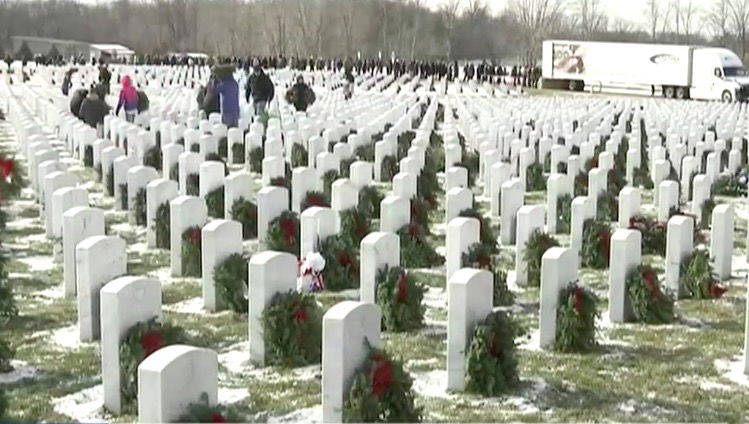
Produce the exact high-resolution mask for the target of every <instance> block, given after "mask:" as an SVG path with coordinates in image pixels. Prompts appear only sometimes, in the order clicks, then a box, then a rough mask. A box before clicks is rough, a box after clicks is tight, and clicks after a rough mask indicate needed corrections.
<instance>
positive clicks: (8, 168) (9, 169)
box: [0, 159, 15, 179]
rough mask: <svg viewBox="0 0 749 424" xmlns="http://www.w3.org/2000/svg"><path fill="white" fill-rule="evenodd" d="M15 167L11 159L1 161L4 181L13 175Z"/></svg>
mask: <svg viewBox="0 0 749 424" xmlns="http://www.w3.org/2000/svg"><path fill="white" fill-rule="evenodd" d="M14 167H15V165H14V164H13V161H12V160H10V159H0V172H2V174H3V178H4V179H8V177H10V176H11V175H12V174H13V171H14V169H15V168H14Z"/></svg>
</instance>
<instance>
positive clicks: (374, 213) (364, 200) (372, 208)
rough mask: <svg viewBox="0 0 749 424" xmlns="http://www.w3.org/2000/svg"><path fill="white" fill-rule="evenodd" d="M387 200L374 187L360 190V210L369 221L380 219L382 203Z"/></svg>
mask: <svg viewBox="0 0 749 424" xmlns="http://www.w3.org/2000/svg"><path fill="white" fill-rule="evenodd" d="M384 199H385V198H384V197H383V196H382V195H381V194H380V192H379V191H377V188H375V187H374V186H366V187H362V188H361V189H359V204H358V206H357V207H358V208H359V210H360V211H361V212H362V213H363V214H365V215H366V216H368V217H369V219H379V218H380V203H382V201H383V200H384Z"/></svg>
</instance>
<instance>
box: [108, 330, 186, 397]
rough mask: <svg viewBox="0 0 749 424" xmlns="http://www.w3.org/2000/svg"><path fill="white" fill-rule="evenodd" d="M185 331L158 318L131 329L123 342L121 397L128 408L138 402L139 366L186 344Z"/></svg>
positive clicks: (121, 347)
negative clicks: (166, 349)
mask: <svg viewBox="0 0 749 424" xmlns="http://www.w3.org/2000/svg"><path fill="white" fill-rule="evenodd" d="M185 340H186V334H185V332H184V331H183V330H182V329H181V328H179V327H176V326H173V325H171V324H167V323H162V322H159V321H158V320H157V319H156V318H152V319H150V320H148V321H142V322H139V323H137V324H135V325H134V326H132V327H130V329H128V331H127V333H126V334H125V337H124V338H123V339H122V342H120V396H121V398H122V405H123V406H124V407H125V408H126V409H128V410H129V409H131V408H133V407H135V406H136V402H137V399H138V365H140V363H141V362H143V360H144V359H146V358H147V357H149V356H150V355H151V354H152V353H154V352H156V351H157V350H159V349H161V348H162V347H165V346H170V345H174V344H180V343H184V342H185Z"/></svg>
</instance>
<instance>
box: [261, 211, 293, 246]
mask: <svg viewBox="0 0 749 424" xmlns="http://www.w3.org/2000/svg"><path fill="white" fill-rule="evenodd" d="M266 245H267V246H268V249H267V250H275V251H277V252H287V253H291V254H293V255H294V256H296V257H299V217H298V216H297V214H296V213H294V212H291V211H283V212H282V213H281V215H280V216H278V217H277V218H275V219H273V220H272V221H271V222H270V224H269V225H268V236H267V238H266Z"/></svg>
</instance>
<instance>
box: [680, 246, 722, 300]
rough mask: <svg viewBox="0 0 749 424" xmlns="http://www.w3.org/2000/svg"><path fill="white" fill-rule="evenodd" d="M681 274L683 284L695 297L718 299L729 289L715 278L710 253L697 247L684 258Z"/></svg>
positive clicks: (690, 294) (691, 295)
mask: <svg viewBox="0 0 749 424" xmlns="http://www.w3.org/2000/svg"><path fill="white" fill-rule="evenodd" d="M679 274H680V280H681V285H682V286H683V287H684V288H685V289H686V291H687V293H689V296H690V297H693V298H695V299H718V298H720V297H722V296H723V294H724V293H725V292H726V291H727V289H726V288H725V287H722V286H721V285H720V284H719V283H718V281H717V279H716V278H715V276H714V275H715V273H714V272H713V266H712V264H711V263H710V255H709V254H708V253H707V252H706V251H705V250H702V249H695V250H694V251H693V252H692V253H691V254H690V255H689V256H688V257H686V258H684V260H682V262H681V266H680V268H679Z"/></svg>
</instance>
